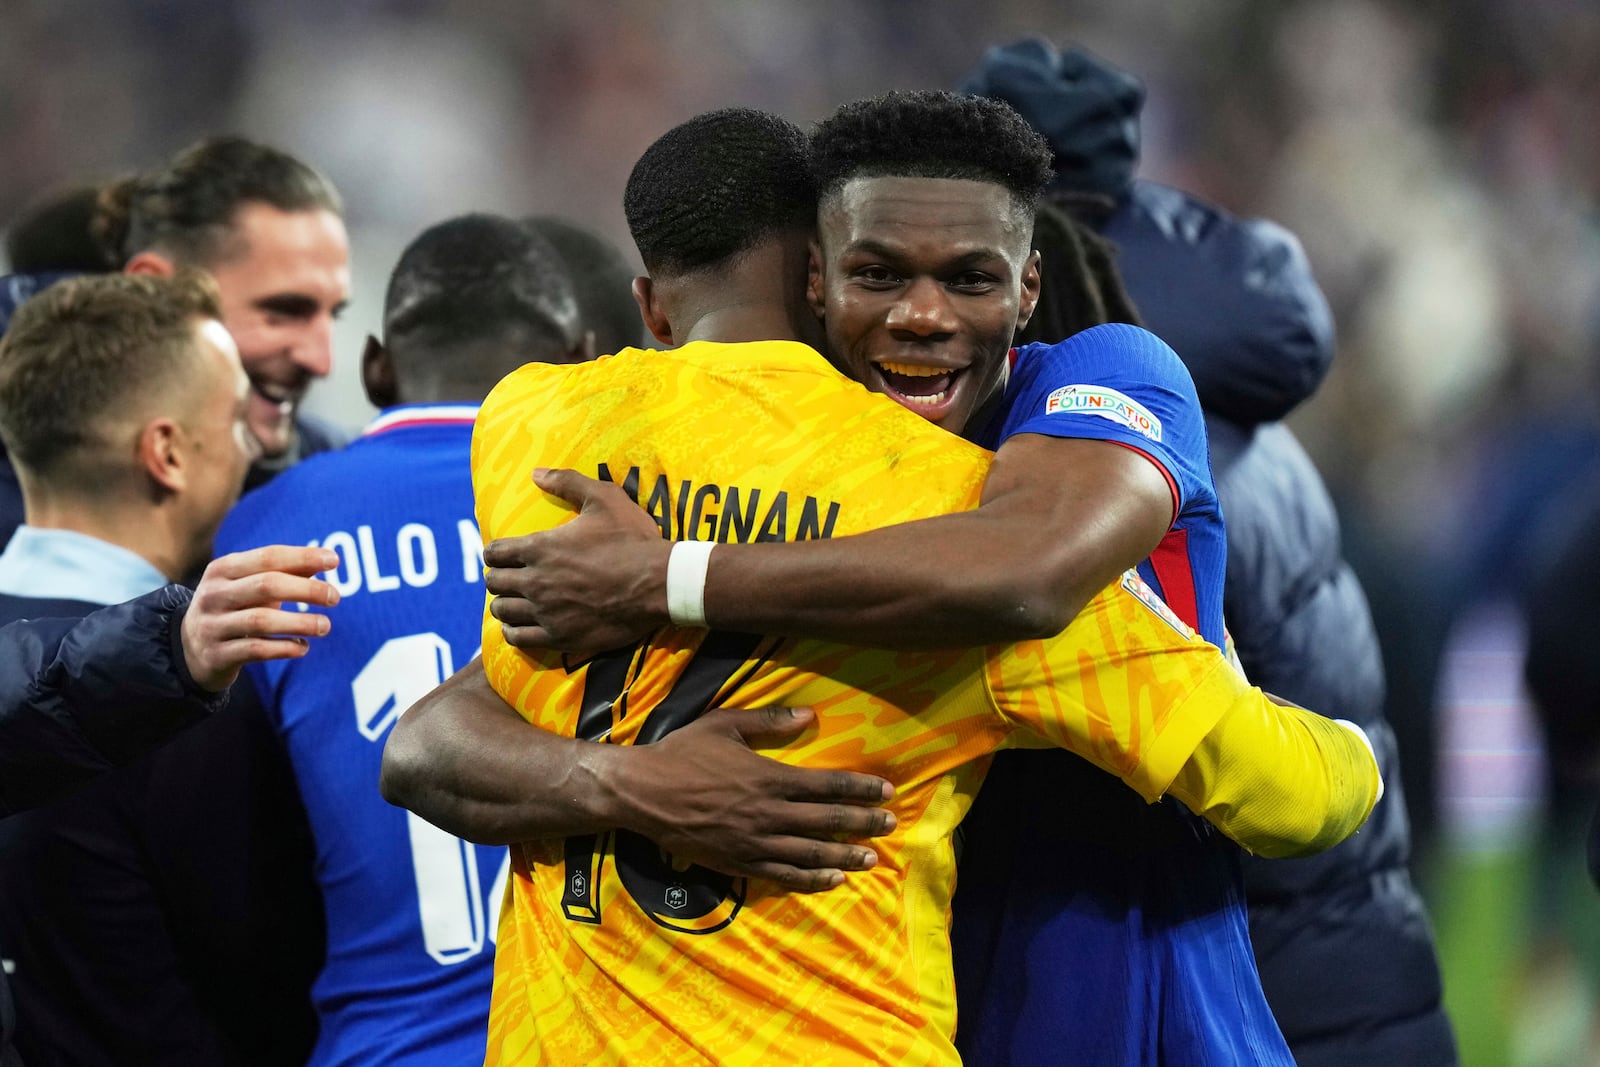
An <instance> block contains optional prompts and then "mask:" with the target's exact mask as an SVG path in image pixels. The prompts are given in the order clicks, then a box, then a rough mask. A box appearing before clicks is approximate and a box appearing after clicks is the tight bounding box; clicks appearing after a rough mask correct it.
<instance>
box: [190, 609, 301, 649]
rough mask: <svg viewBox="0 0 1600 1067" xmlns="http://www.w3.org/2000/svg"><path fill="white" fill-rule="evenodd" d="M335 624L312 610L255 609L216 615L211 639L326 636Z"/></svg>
mask: <svg viewBox="0 0 1600 1067" xmlns="http://www.w3.org/2000/svg"><path fill="white" fill-rule="evenodd" d="M330 626H331V623H330V622H329V621H328V617H327V616H326V615H321V614H318V613H316V612H309V611H284V610H282V609H280V608H251V609H247V610H244V611H229V612H225V613H222V614H219V615H217V616H215V618H214V619H213V620H212V621H211V625H210V630H209V632H208V633H207V637H208V639H209V640H212V641H233V640H237V639H239V638H253V637H262V636H267V635H270V636H272V637H322V636H324V635H325V634H327V632H328V630H329V627H330Z"/></svg>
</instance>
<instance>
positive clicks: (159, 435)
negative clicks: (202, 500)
mask: <svg viewBox="0 0 1600 1067" xmlns="http://www.w3.org/2000/svg"><path fill="white" fill-rule="evenodd" d="M181 438H182V430H181V429H180V428H179V426H178V424H177V423H176V422H174V421H173V420H172V419H169V418H167V417H166V416H162V417H161V418H156V419H151V420H150V421H149V422H147V423H145V424H144V428H143V429H141V430H140V431H139V440H138V443H137V445H136V446H135V448H136V453H137V459H138V461H139V466H141V467H142V468H144V472H145V474H147V475H148V476H149V477H150V481H151V482H152V483H154V485H155V487H156V489H157V490H158V494H157V495H160V493H159V491H160V490H165V491H166V492H169V493H181V492H183V491H184V489H186V488H187V487H188V484H189V467H188V457H187V456H186V455H185V454H184V451H183V442H182V440H181Z"/></svg>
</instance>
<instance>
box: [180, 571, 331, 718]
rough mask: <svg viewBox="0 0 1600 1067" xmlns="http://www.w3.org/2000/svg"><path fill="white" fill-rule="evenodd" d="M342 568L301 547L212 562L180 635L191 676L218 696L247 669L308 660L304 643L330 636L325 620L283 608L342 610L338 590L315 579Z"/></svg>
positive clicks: (316, 615) (314, 615) (324, 617)
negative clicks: (295, 604) (337, 606)
mask: <svg viewBox="0 0 1600 1067" xmlns="http://www.w3.org/2000/svg"><path fill="white" fill-rule="evenodd" d="M338 565H339V554H338V553H337V552H334V551H332V550H331V549H326V548H307V547H304V546H298V545H268V546H266V547H265V548H256V549H252V550H250V551H249V552H235V553H232V554H230V555H226V556H222V557H220V558H218V559H214V560H212V561H211V563H210V564H209V565H208V566H207V567H206V570H205V574H204V575H202V576H201V578H200V584H199V585H198V586H196V587H195V591H194V599H193V600H191V601H190V602H189V610H188V611H186V612H185V613H184V616H183V628H182V633H181V635H180V636H181V638H182V641H183V655H184V661H185V662H186V663H187V665H188V667H189V675H190V677H192V678H193V679H194V680H195V682H196V684H198V685H199V686H200V687H201V688H202V689H205V690H208V691H209V692H213V693H219V692H221V691H222V690H224V689H226V688H228V686H230V685H232V684H233V681H234V679H235V678H237V677H239V668H240V667H242V666H244V665H245V664H246V663H258V662H261V661H262V660H271V659H294V658H295V657H297V656H303V655H305V653H306V650H307V649H308V648H309V647H310V645H309V644H308V642H307V638H311V637H321V636H322V635H323V634H326V633H327V632H328V627H329V623H328V617H327V616H326V615H321V614H318V613H316V612H306V611H285V610H283V607H282V605H283V604H284V602H286V601H288V602H298V603H304V604H314V605H317V606H319V607H332V606H333V605H334V604H337V603H338V602H339V591H338V590H336V589H335V588H334V587H333V586H331V585H329V584H328V583H327V582H324V581H320V580H318V579H316V578H314V577H312V576H313V575H316V574H320V573H322V572H323V571H327V570H332V569H333V568H334V567H337V566H338Z"/></svg>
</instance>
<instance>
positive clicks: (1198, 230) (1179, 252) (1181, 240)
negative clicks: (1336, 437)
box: [1101, 181, 1334, 425]
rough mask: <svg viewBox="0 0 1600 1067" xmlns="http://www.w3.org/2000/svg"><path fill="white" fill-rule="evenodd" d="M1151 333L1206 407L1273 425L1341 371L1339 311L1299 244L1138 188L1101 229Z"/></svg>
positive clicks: (1189, 200) (1175, 193) (1181, 196)
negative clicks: (1334, 370)
mask: <svg viewBox="0 0 1600 1067" xmlns="http://www.w3.org/2000/svg"><path fill="white" fill-rule="evenodd" d="M1101 233H1102V234H1103V235H1104V236H1105V237H1106V238H1108V239H1109V240H1110V241H1111V242H1112V243H1113V244H1114V245H1115V246H1116V248H1117V267H1118V270H1119V271H1120V273H1121V274H1122V280H1123V284H1124V285H1125V286H1126V287H1127V290H1128V295H1129V296H1131V297H1132V298H1133V302H1134V305H1135V306H1136V307H1137V308H1138V309H1139V314H1140V316H1141V317H1142V318H1143V319H1144V324H1145V326H1147V327H1148V328H1149V329H1150V331H1151V332H1152V333H1154V334H1155V335H1156V336H1158V337H1160V338H1161V339H1162V340H1164V341H1166V342H1167V344H1169V345H1171V346H1172V348H1173V350H1174V351H1176V352H1177V353H1178V355H1179V357H1180V358H1181V359H1182V360H1183V362H1184V365H1185V366H1187V367H1188V368H1189V374H1190V375H1191V376H1192V377H1193V378H1194V384H1195V391H1196V392H1197V393H1199V395H1200V404H1201V406H1202V407H1204V408H1205V409H1206V410H1207V411H1211V412H1214V413H1216V414H1218V415H1222V416H1223V417H1225V418H1228V419H1232V420H1233V421H1235V422H1240V423H1244V424H1246V425H1254V424H1257V423H1263V422H1274V421H1276V420H1278V419H1281V418H1283V417H1284V416H1285V415H1287V414H1289V412H1290V411H1292V410H1294V408H1295V406H1296V405H1298V404H1299V403H1300V402H1301V401H1303V400H1305V399H1306V398H1307V397H1309V396H1310V395H1311V394H1312V393H1314V392H1316V389H1317V386H1318V385H1320V384H1322V379H1323V378H1324V377H1325V376H1326V375H1327V373H1328V367H1329V365H1330V364H1331V363H1332V362H1333V353H1334V328H1333V312H1332V310H1331V309H1330V308H1329V307H1328V301H1327V298H1326V297H1324V296H1323V294H1322V289H1321V287H1320V286H1318V285H1317V281H1316V279H1315V278H1313V277H1312V275H1311V264H1310V262H1308V261H1307V259H1306V255H1305V252H1304V251H1303V250H1302V249H1301V247H1300V242H1299V241H1298V240H1297V239H1296V238H1295V236H1294V234H1292V233H1290V232H1289V231H1288V230H1286V229H1284V228H1283V227H1282V226H1279V225H1277V224H1276V223H1273V222H1268V221H1267V220H1265V219H1240V218H1236V217H1234V216H1233V215H1230V214H1228V213H1227V212H1225V211H1222V210H1221V209H1219V208H1217V207H1215V206H1213V205H1211V204H1208V203H1206V202H1205V201H1203V200H1200V199H1199V198H1197V197H1194V196H1190V195H1189V194H1188V193H1185V192H1182V191H1180V190H1177V189H1171V188H1168V187H1167V186H1164V185H1157V184H1155V183H1154V182H1146V181H1136V182H1134V183H1133V185H1132V186H1130V187H1129V190H1128V195H1127V196H1125V197H1124V198H1123V200H1122V201H1121V203H1119V204H1118V206H1117V209H1116V210H1115V211H1114V212H1112V214H1111V215H1110V216H1109V217H1108V218H1106V219H1105V220H1104V221H1103V222H1102V224H1101Z"/></svg>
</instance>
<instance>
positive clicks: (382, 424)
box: [361, 404, 478, 437]
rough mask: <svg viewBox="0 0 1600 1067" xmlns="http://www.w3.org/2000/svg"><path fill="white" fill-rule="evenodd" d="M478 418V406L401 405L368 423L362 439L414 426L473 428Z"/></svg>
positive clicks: (385, 411) (385, 410) (387, 410)
mask: <svg viewBox="0 0 1600 1067" xmlns="http://www.w3.org/2000/svg"><path fill="white" fill-rule="evenodd" d="M477 417H478V405H476V404H401V405H399V406H397V407H392V408H385V409H384V410H382V411H380V412H379V413H378V416H377V418H375V419H373V420H372V421H371V422H369V423H367V426H366V429H364V430H362V431H361V436H362V437H372V436H374V435H376V434H380V433H388V432H389V431H390V430H402V429H408V428H410V427H413V426H471V425H472V423H473V420H475V419H476V418H477Z"/></svg>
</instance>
